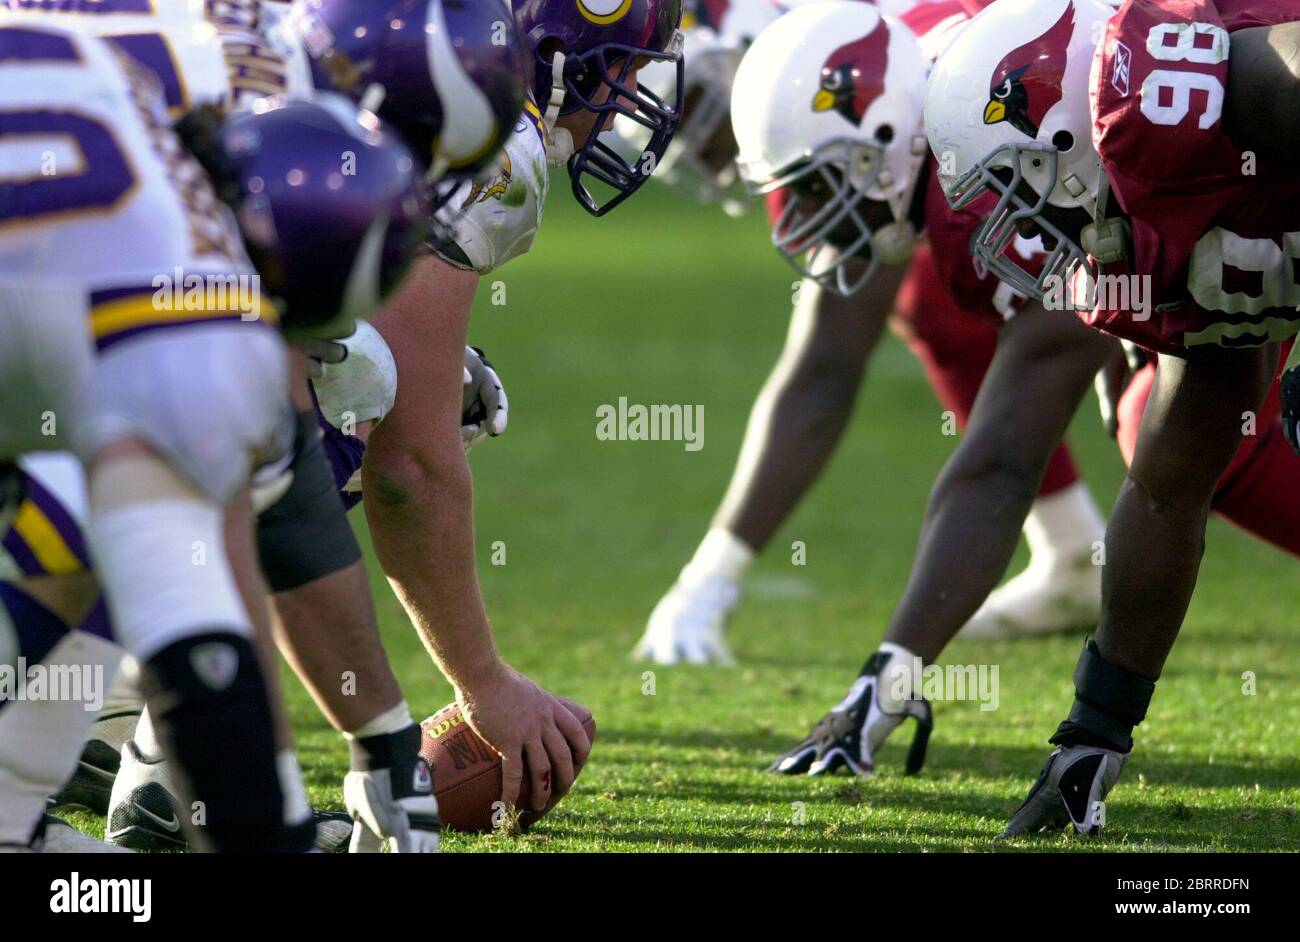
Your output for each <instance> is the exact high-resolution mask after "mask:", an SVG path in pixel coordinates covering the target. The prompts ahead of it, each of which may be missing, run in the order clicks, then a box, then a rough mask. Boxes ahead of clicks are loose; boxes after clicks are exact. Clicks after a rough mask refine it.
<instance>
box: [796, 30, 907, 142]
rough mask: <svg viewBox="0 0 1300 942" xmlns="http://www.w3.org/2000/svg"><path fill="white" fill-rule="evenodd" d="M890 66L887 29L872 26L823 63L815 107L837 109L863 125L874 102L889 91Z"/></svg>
mask: <svg viewBox="0 0 1300 942" xmlns="http://www.w3.org/2000/svg"><path fill="white" fill-rule="evenodd" d="M888 68H889V30H887V29H880V28H876V29H872V30H871V32H869V33H867V34H866V35H865V36H863V37H862V38H861V39H857V40H854V41H853V42H851V43H846V44H845V45H843V46H840V47H839V48H838V49H836V50H835V51H834V52H832V53H831V54H830V56H829V57H828V58H827V59H826V62H825V63H823V65H822V69H821V85H820V87H819V88H818V89H817V94H816V95H814V96H813V101H812V109H813V111H832V110H833V111H836V112H838V113H839V114H840V115H842V116H843V118H844V120H845V121H847V122H849V123H850V124H852V125H853V126H854V127H860V126H861V125H862V117H863V115H865V114H866V113H867V109H868V108H870V107H871V103H872V102H874V101H875V100H876V99H877V98H879V97H880V96H881V95H883V94H884V92H885V72H886V71H887V70H888ZM864 70H869V71H864Z"/></svg>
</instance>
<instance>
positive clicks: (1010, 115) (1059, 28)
mask: <svg viewBox="0 0 1300 942" xmlns="http://www.w3.org/2000/svg"><path fill="white" fill-rule="evenodd" d="M1073 35H1074V4H1073V3H1068V4H1066V6H1065V11H1064V12H1063V13H1062V14H1061V18H1060V19H1059V20H1057V21H1056V23H1055V24H1054V25H1053V26H1052V28H1051V29H1049V30H1048V31H1047V32H1045V33H1043V35H1041V36H1039V37H1038V38H1036V39H1033V40H1030V41H1029V42H1027V43H1025V44H1024V45H1023V46H1020V47H1019V48H1017V49H1013V50H1011V51H1010V52H1009V53H1007V54H1006V55H1005V56H1004V57H1003V58H1002V61H1001V62H999V63H998V65H997V68H995V69H994V70H993V80H992V81H991V82H990V83H989V102H988V104H987V105H985V106H984V123H985V124H997V123H998V122H999V121H1006V122H1007V123H1008V124H1010V125H1011V126H1012V127H1013V128H1015V129H1016V130H1017V131H1020V132H1021V133H1022V134H1025V135H1027V136H1029V137H1037V136H1038V128H1039V126H1040V125H1042V123H1043V118H1045V117H1046V116H1047V112H1049V111H1051V110H1052V108H1053V106H1055V105H1056V104H1057V103H1058V102H1059V101H1060V100H1061V80H1062V78H1063V77H1064V76H1065V52H1066V49H1067V48H1068V47H1069V45H1070V37H1072V36H1073Z"/></svg>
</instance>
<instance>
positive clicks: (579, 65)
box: [514, 0, 685, 216]
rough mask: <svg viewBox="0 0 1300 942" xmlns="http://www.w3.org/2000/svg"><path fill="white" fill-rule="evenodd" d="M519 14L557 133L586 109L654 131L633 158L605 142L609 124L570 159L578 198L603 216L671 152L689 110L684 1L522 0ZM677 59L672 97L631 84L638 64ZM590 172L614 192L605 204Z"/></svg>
mask: <svg viewBox="0 0 1300 942" xmlns="http://www.w3.org/2000/svg"><path fill="white" fill-rule="evenodd" d="M514 11H515V19H516V20H517V21H518V22H519V28H520V29H521V30H523V32H524V35H525V36H526V37H527V38H528V40H529V42H531V43H532V44H533V47H534V49H535V50H536V62H535V66H534V70H533V71H534V77H533V90H534V92H535V93H536V95H537V100H538V103H539V104H540V105H541V107H542V108H543V109H544V110H545V112H546V124H547V128H548V129H549V130H552V132H553V131H554V124H555V119H556V118H557V117H558V116H560V115H566V114H572V113H573V112H575V111H578V110H579V109H586V110H588V111H592V112H595V113H596V115H597V118H598V120H599V121H601V122H602V124H603V122H604V121H606V120H608V119H609V118H610V117H615V118H616V117H617V116H622V117H623V118H627V119H630V120H631V121H634V122H636V123H637V124H638V125H640V126H641V127H642V128H643V129H645V131H646V132H648V141H647V143H646V144H645V146H644V148H643V150H642V152H641V154H640V155H638V157H637V158H636V159H635V160H633V161H631V162H629V161H628V160H626V159H624V158H623V157H621V156H620V155H619V153H618V151H617V150H615V148H614V147H612V146H610V145H609V144H608V143H606V142H605V141H603V140H601V134H600V133H599V132H600V131H601V129H602V127H601V126H600V125H598V127H597V130H596V133H592V134H591V135H590V136H589V137H588V139H587V140H586V141H585V142H583V143H582V145H581V146H579V147H578V148H577V149H576V151H575V152H574V153H573V154H572V156H570V157H569V177H570V179H571V180H572V181H573V195H574V196H575V197H577V200H578V202H579V203H581V204H582V205H583V207H585V208H586V210H587V211H588V212H589V213H591V214H592V215H594V216H602V215H604V214H605V213H607V212H609V211H610V210H611V209H613V208H614V207H615V206H617V205H618V204H619V203H621V202H623V200H625V199H627V198H628V197H629V196H631V195H632V194H633V193H635V192H636V191H637V189H639V188H640V187H641V185H642V184H643V183H645V181H646V180H648V179H649V178H650V174H651V173H652V172H653V171H654V168H655V166H656V165H657V164H658V163H659V160H660V159H661V158H662V157H663V155H664V151H665V150H667V148H668V144H669V142H671V141H672V138H673V134H674V133H676V131H677V125H678V122H679V121H680V118H681V113H682V94H683V87H684V84H685V83H684V81H683V73H682V64H683V63H682V34H681V31H680V30H679V29H678V27H679V26H680V25H681V19H682V0H514ZM647 61H661V62H672V63H675V64H676V66H677V81H676V83H675V92H674V93H673V100H672V101H665V99H664V98H661V97H660V96H658V95H656V94H654V93H653V92H651V91H649V90H648V89H644V88H636V89H634V88H633V87H632V86H631V85H630V84H629V80H630V79H631V73H632V70H633V68H634V67H636V66H638V65H644V64H645V63H646V62H647ZM584 177H590V178H591V179H593V180H595V181H598V182H599V183H601V184H603V185H604V186H605V187H607V188H609V189H612V190H613V195H611V196H609V197H608V198H607V199H604V200H603V201H598V200H597V198H596V197H595V196H593V195H592V193H591V191H590V189H589V188H588V187H587V185H586V183H585V182H584Z"/></svg>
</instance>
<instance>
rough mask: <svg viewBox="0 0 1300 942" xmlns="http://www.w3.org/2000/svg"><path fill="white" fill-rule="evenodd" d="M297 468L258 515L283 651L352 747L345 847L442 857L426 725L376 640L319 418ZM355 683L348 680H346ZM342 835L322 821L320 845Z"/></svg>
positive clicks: (306, 416) (302, 429) (308, 422)
mask: <svg viewBox="0 0 1300 942" xmlns="http://www.w3.org/2000/svg"><path fill="white" fill-rule="evenodd" d="M290 470H291V471H292V474H293V480H292V483H291V484H290V486H289V488H288V490H287V491H286V492H285V493H284V494H283V496H282V497H280V499H279V500H278V501H276V502H275V503H274V504H273V505H271V506H270V507H268V508H267V509H265V510H264V511H263V512H262V513H261V514H260V515H259V517H258V528H257V538H258V549H259V553H260V556H261V559H262V566H263V569H264V571H265V572H266V575H267V579H268V581H269V583H270V585H271V588H272V589H273V590H274V592H275V609H276V614H277V616H278V621H279V628H280V632H279V641H280V647H281V651H282V653H283V654H284V656H285V659H286V660H287V661H288V662H289V663H290V665H291V666H292V667H293V669H294V671H295V672H296V673H297V674H298V677H299V679H300V680H302V682H303V685H304V686H305V687H306V688H307V689H308V691H309V692H310V693H311V695H312V697H313V699H315V701H316V703H317V705H318V706H319V707H320V708H321V711H322V712H323V713H324V714H325V716H326V717H327V718H328V719H329V721H330V722H331V723H332V724H333V725H334V727H335V728H336V729H338V730H339V731H340V732H342V733H343V734H344V737H345V738H346V739H347V740H348V742H349V745H350V753H351V756H352V768H351V771H350V772H349V774H348V777H347V779H346V780H345V783H344V792H345V798H346V799H347V801H348V810H349V813H350V814H351V816H352V818H351V819H349V820H348V821H347V833H346V834H344V835H343V837H342V842H343V843H344V844H346V843H348V842H349V839H350V841H351V845H352V849H353V850H355V851H361V850H373V849H375V848H376V846H377V844H378V842H381V841H382V840H383V839H384V838H390V837H391V838H393V846H394V849H395V850H397V851H399V852H403V853H409V852H417V853H429V852H433V851H436V850H437V847H438V833H439V830H440V827H441V825H440V823H439V822H438V818H437V804H436V802H435V801H434V799H433V794H432V787H431V785H429V779H428V768H427V765H426V764H425V763H424V760H422V759H420V756H419V749H420V736H419V727H417V726H416V725H415V721H414V719H413V718H412V717H411V712H410V709H409V708H408V707H407V705H406V701H405V700H403V699H402V693H401V689H400V688H399V686H398V683H397V678H396V677H395V676H394V675H393V672H392V668H391V667H390V665H389V663H388V658H387V656H386V654H385V653H384V648H383V644H382V642H381V641H380V638H379V623H378V619H377V618H376V616H375V609H374V601H373V598H372V596H371V593H370V584H369V580H368V578H367V576H366V571H365V566H364V564H363V563H362V561H361V550H360V548H359V547H358V546H357V542H356V538H355V536H354V535H353V533H352V528H351V526H349V524H348V521H347V516H346V514H345V512H344V508H343V504H342V502H341V501H340V499H339V493H338V485H339V483H340V482H339V480H338V477H339V476H338V475H335V474H333V473H331V468H330V465H329V463H328V462H327V460H326V456H325V454H324V453H323V451H322V448H321V440H320V432H319V429H318V426H317V417H316V414H315V412H305V413H302V414H301V415H300V416H299V432H298V441H297V454H296V456H295V458H294V462H293V464H292V465H291V468H290ZM347 477H348V475H347V474H344V475H342V478H343V480H346V479H347ZM349 676H350V677H351V678H352V680H351V683H349V684H347V685H345V684H343V683H341V680H342V678H344V677H349ZM349 782H350V783H351V785H350V786H349ZM426 786H428V787H426ZM352 820H355V821H356V822H357V824H356V827H355V828H354V827H353V826H352ZM337 827H338V825H337V823H335V822H320V821H318V837H317V843H318V845H319V844H320V841H321V833H322V832H324V831H332V830H334V829H336V828H337ZM375 829H380V830H375ZM323 849H328V848H323Z"/></svg>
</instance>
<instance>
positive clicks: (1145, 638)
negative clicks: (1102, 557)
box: [1096, 345, 1278, 677]
mask: <svg viewBox="0 0 1300 942" xmlns="http://www.w3.org/2000/svg"><path fill="white" fill-rule="evenodd" d="M1277 358H1278V350H1277V347H1276V345H1270V346H1267V347H1257V348H1250V349H1245V350H1230V349H1226V348H1223V347H1204V348H1192V349H1190V350H1188V352H1187V355H1186V357H1185V358H1179V357H1172V356H1165V355H1162V356H1161V357H1160V365H1159V368H1158V369H1157V370H1156V385H1155V388H1154V390H1152V393H1151V399H1150V401H1149V402H1148V403H1147V408H1146V412H1144V413H1143V415H1142V426H1141V428H1140V429H1139V431H1138V444H1137V451H1136V452H1135V454H1134V455H1133V464H1132V466H1131V467H1130V468H1129V473H1128V477H1127V478H1126V479H1125V481H1124V485H1123V487H1122V488H1121V489H1120V493H1119V498H1118V500H1116V502H1115V508H1114V510H1112V511H1111V515H1110V523H1109V525H1108V526H1107V528H1106V568H1105V570H1104V572H1103V574H1102V583H1101V594H1102V607H1101V623H1100V626H1099V627H1098V629H1097V639H1096V640H1097V647H1098V648H1099V649H1100V650H1101V654H1102V657H1104V658H1105V659H1106V660H1107V661H1109V662H1111V663H1112V664H1118V665H1119V666H1121V667H1126V668H1128V669H1129V670H1132V671H1136V672H1137V673H1139V674H1142V675H1143V676H1146V677H1159V676H1160V672H1161V670H1163V668H1164V663H1165V658H1167V657H1168V656H1169V651H1170V650H1171V649H1172V648H1173V645H1174V640H1175V639H1176V638H1177V637H1178V630H1179V628H1180V627H1181V625H1182V623H1183V617H1184V615H1185V614H1186V613H1187V606H1188V604H1189V603H1190V602H1191V598H1192V590H1193V589H1194V588H1195V586H1196V576H1197V572H1198V571H1199V569H1200V565H1201V555H1202V553H1203V552H1204V550H1205V521H1206V519H1207V517H1208V516H1209V511H1210V501H1211V500H1212V499H1213V497H1214V489H1215V487H1216V486H1217V484H1218V481H1219V477H1220V476H1221V475H1222V474H1223V471H1224V469H1225V468H1227V466H1228V462H1229V461H1231V460H1232V456H1233V453H1234V452H1236V450H1237V447H1238V446H1239V445H1240V444H1241V436H1242V423H1243V421H1244V420H1243V418H1242V413H1244V412H1247V411H1254V410H1257V409H1258V408H1259V404H1260V403H1261V402H1263V400H1264V396H1265V395H1266V394H1267V392H1268V388H1269V384H1270V383H1271V382H1272V380H1273V374H1274V371H1275V370H1276V368H1277Z"/></svg>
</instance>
